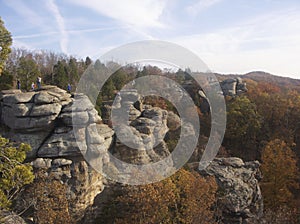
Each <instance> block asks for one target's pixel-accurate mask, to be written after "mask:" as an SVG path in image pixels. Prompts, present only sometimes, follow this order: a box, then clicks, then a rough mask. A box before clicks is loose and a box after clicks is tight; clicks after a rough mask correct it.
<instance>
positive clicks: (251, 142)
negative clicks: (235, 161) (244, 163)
mask: <svg viewBox="0 0 300 224" xmlns="http://www.w3.org/2000/svg"><path fill="white" fill-rule="evenodd" d="M261 120H262V117H261V116H260V115H259V114H258V112H257V109H256V105H255V104H254V103H252V102H251V101H250V100H249V99H248V98H247V97H246V96H241V97H237V98H235V99H232V100H231V101H229V102H228V103H227V125H226V132H225V138H224V144H225V146H226V148H228V149H231V150H233V151H235V152H238V153H240V154H238V155H236V156H240V157H243V159H246V160H249V159H257V157H258V155H257V153H258V152H254V150H253V151H249V150H252V149H253V147H254V146H256V144H258V140H257V136H258V133H259V129H260V127H261ZM241 150H243V151H241ZM241 152H242V153H241ZM245 156H249V157H250V158H245ZM253 157H254V158H253Z"/></svg>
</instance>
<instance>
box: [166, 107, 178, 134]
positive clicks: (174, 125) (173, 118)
mask: <svg viewBox="0 0 300 224" xmlns="http://www.w3.org/2000/svg"><path fill="white" fill-rule="evenodd" d="M167 126H168V128H169V129H170V131H175V130H176V129H178V128H179V127H180V126H181V119H180V117H179V116H178V115H177V114H175V113H174V112H173V111H169V112H168V120H167Z"/></svg>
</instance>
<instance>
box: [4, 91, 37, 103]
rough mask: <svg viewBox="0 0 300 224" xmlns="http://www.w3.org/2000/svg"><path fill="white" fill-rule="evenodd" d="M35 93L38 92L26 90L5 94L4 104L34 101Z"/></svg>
mask: <svg viewBox="0 0 300 224" xmlns="http://www.w3.org/2000/svg"><path fill="white" fill-rule="evenodd" d="M35 94H36V92H26V93H16V94H8V95H3V98H2V101H3V103H4V105H6V104H7V105H11V104H15V103H29V102H32V98H33V96H34V95H35Z"/></svg>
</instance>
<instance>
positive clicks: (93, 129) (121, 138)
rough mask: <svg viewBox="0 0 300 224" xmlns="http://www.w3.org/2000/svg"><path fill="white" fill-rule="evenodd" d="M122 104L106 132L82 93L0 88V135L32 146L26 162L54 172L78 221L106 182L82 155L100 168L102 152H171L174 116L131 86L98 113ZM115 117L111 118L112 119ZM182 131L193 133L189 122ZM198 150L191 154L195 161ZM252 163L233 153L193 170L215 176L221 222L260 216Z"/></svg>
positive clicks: (131, 158) (154, 155)
mask: <svg viewBox="0 0 300 224" xmlns="http://www.w3.org/2000/svg"><path fill="white" fill-rule="evenodd" d="M76 102H79V103H76ZM122 108H123V109H122ZM124 108H125V112H126V113H127V114H128V116H127V118H128V119H127V120H126V124H127V125H126V126H125V127H124V126H122V125H121V126H118V125H117V126H115V127H114V130H113V129H112V128H110V127H109V126H108V125H106V124H103V123H102V119H101V117H99V116H98V113H97V111H96V110H95V109H94V106H93V105H92V104H91V102H90V101H89V99H88V98H87V97H86V96H84V95H82V94H75V95H74V96H71V95H70V94H68V93H67V92H66V91H64V90H61V89H59V88H57V87H54V86H44V87H43V88H42V89H40V90H39V91H33V92H26V93H22V92H20V91H19V90H9V91H3V92H2V93H1V95H0V116H1V123H0V134H1V135H3V136H4V137H8V138H10V139H12V140H15V141H18V142H27V143H29V144H30V145H31V146H32V152H30V153H29V155H28V158H27V160H28V161H30V162H32V165H33V167H34V168H35V169H36V170H40V169H42V170H43V171H45V172H47V173H49V174H50V173H51V174H54V176H55V178H57V179H58V180H60V181H61V182H62V183H64V184H65V185H66V186H67V192H66V195H67V198H68V200H70V203H69V211H70V213H71V216H72V218H73V219H74V221H76V222H79V220H81V219H82V217H83V216H84V214H85V212H86V210H87V208H89V207H91V206H92V204H93V203H94V199H95V198H96V197H97V198H98V201H101V195H102V193H101V192H102V191H103V189H104V187H105V184H106V185H107V184H108V183H109V182H108V180H105V178H104V177H103V175H102V174H101V173H100V172H96V171H95V170H94V169H93V168H91V166H90V165H89V164H88V163H87V162H86V161H85V159H88V160H89V161H90V162H93V161H94V160H95V162H96V163H97V164H100V166H103V165H108V164H109V163H110V161H109V159H108V158H107V157H105V155H107V153H108V152H110V153H111V154H113V156H115V157H117V158H119V159H120V160H123V161H125V162H128V163H134V164H145V163H151V162H156V161H159V160H161V159H162V158H165V157H167V156H168V155H170V153H171V152H170V150H169V149H168V147H167V144H166V138H165V136H166V135H168V134H170V133H172V132H173V133H175V134H176V133H177V134H179V133H180V130H181V128H180V127H181V124H182V123H181V122H182V121H181V119H180V118H179V117H178V115H176V114H175V113H173V112H168V111H166V110H163V109H161V108H157V107H151V106H149V105H143V104H142V102H141V100H140V98H139V95H138V94H137V92H136V91H134V90H126V91H123V92H121V93H120V98H119V99H117V100H116V102H115V104H113V105H112V106H108V105H107V108H106V109H107V111H109V112H108V113H107V114H106V115H110V111H111V110H112V109H114V110H115V113H116V114H117V115H118V112H120V113H124V111H123V110H124ZM118 110H119V111H118ZM118 119H119V117H118V116H117V117H116V120H115V121H117V122H118ZM106 121H109V117H106ZM113 125H114V123H113ZM128 130H130V131H131V132H132V133H133V135H132V136H130V139H128V143H131V144H132V143H134V144H135V146H137V147H134V148H132V147H130V145H129V146H128V145H126V136H127V135H128ZM181 131H182V132H183V133H185V132H186V131H185V130H181ZM185 134H186V135H193V134H194V132H193V130H192V126H191V130H189V131H188V132H186V133H185ZM169 136H171V137H172V136H176V135H172V134H171V135H169ZM200 147H201V146H200ZM200 151H201V150H198V151H197V155H194V158H197V160H198V158H200V156H201V155H200V154H201V152H200ZM193 161H194V160H193ZM258 166H259V164H258V163H257V162H247V163H244V162H243V161H242V160H240V159H238V158H227V159H216V160H215V161H213V162H212V163H211V165H210V166H209V167H208V168H207V169H206V170H204V171H202V172H201V173H202V174H203V175H213V176H215V177H216V179H217V182H218V184H219V188H220V190H219V192H221V193H222V195H220V196H219V199H218V203H219V204H220V205H221V207H220V208H221V213H222V217H224V220H223V222H224V223H251V221H253V220H256V219H258V218H259V217H260V216H261V212H262V200H261V194H260V189H259V186H258V179H259V171H258ZM107 191H108V193H106V194H105V195H106V196H103V197H109V188H107ZM103 195H104V194H103ZM99 198H100V200H99ZM103 200H104V199H103ZM90 221H91V220H87V221H86V222H87V223H88V222H90ZM253 223H254V221H253Z"/></svg>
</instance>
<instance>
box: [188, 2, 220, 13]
mask: <svg viewBox="0 0 300 224" xmlns="http://www.w3.org/2000/svg"><path fill="white" fill-rule="evenodd" d="M221 1H222V0H199V1H198V2H196V3H194V4H192V5H189V6H188V7H186V11H187V12H188V13H189V14H191V15H196V14H198V13H200V12H202V11H204V10H206V9H208V8H210V7H212V6H213V5H216V4H218V3H219V2H221Z"/></svg>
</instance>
